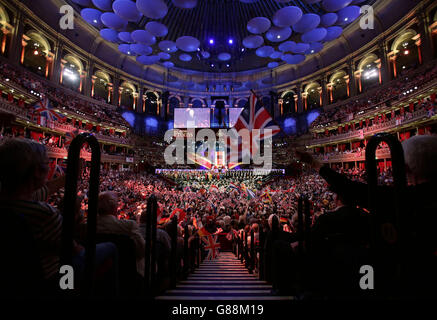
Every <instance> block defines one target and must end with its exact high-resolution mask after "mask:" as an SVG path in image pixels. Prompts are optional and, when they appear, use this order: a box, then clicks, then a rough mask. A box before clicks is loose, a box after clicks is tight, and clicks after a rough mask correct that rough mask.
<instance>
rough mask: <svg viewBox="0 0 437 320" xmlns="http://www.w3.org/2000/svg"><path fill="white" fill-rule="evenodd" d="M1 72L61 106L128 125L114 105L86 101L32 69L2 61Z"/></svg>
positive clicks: (3, 75) (4, 76)
mask: <svg viewBox="0 0 437 320" xmlns="http://www.w3.org/2000/svg"><path fill="white" fill-rule="evenodd" d="M0 74H1V75H2V78H3V79H8V81H10V82H11V83H14V84H15V85H17V86H20V87H22V88H24V89H25V90H27V91H28V92H30V91H34V92H36V93H39V94H41V95H45V96H46V97H48V98H49V99H50V100H51V101H52V102H55V103H56V104H57V106H58V107H59V108H65V109H66V110H69V111H73V112H75V113H76V112H82V113H84V114H86V115H87V116H89V117H91V118H93V119H96V120H97V121H99V122H107V123H113V124H118V125H124V126H128V124H127V122H126V121H125V120H124V118H123V117H122V116H121V114H120V113H119V112H117V111H116V108H115V107H114V106H111V105H109V104H106V105H102V104H97V103H90V102H88V101H85V100H84V99H82V98H80V97H79V96H78V95H77V94H73V93H71V94H70V93H67V91H66V89H64V88H59V87H55V86H50V82H49V81H47V80H43V79H41V78H38V77H37V76H36V75H34V74H32V73H31V72H30V71H26V70H23V69H19V68H17V67H14V66H12V65H11V64H8V63H1V64H0ZM55 107H56V106H55Z"/></svg>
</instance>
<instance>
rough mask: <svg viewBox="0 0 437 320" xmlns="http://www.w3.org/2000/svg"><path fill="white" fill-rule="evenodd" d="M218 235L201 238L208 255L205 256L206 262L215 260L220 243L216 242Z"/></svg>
mask: <svg viewBox="0 0 437 320" xmlns="http://www.w3.org/2000/svg"><path fill="white" fill-rule="evenodd" d="M217 237H218V235H217V234H216V235H212V234H209V235H207V236H204V237H202V241H203V242H204V243H205V250H207V251H208V255H207V256H206V260H214V259H215V258H217V256H218V254H219V249H220V243H219V242H217Z"/></svg>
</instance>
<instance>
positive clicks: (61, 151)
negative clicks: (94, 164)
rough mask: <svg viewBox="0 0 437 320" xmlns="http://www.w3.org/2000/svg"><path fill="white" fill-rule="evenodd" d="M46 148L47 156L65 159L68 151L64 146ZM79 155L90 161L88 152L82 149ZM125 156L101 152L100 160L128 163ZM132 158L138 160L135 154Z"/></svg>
mask: <svg viewBox="0 0 437 320" xmlns="http://www.w3.org/2000/svg"><path fill="white" fill-rule="evenodd" d="M46 150H47V155H48V156H49V158H57V159H61V158H62V159H66V158H67V156H68V151H67V149H65V148H56V147H51V146H46ZM80 156H81V158H83V159H85V160H86V161H91V153H90V152H87V151H85V150H82V151H81V152H80ZM126 158H127V156H124V155H110V154H105V153H102V158H101V160H102V162H112V163H121V164H125V163H129V162H128V161H127V159H126ZM133 158H134V163H135V162H138V161H139V160H140V158H139V157H138V156H135V157H133Z"/></svg>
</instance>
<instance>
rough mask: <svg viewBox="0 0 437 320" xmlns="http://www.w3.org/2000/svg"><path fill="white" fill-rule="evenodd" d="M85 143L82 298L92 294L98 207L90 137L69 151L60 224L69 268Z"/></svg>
mask: <svg viewBox="0 0 437 320" xmlns="http://www.w3.org/2000/svg"><path fill="white" fill-rule="evenodd" d="M84 143H88V145H89V146H90V148H91V150H92V156H91V171H90V179H89V193H88V216H87V235H86V241H85V250H86V251H85V271H84V277H83V280H84V282H83V288H82V290H83V293H84V294H86V295H90V294H92V293H93V290H94V270H95V256H96V227H97V207H98V196H99V182H100V181H99V176H100V146H99V142H98V141H97V139H96V138H95V137H94V136H93V135H91V134H89V133H81V134H79V135H78V136H76V137H75V138H74V139H73V141H72V142H71V145H70V148H69V150H68V161H67V175H66V181H65V196H64V214H63V224H62V251H61V261H62V263H63V264H67V265H71V264H72V260H73V237H74V223H75V221H74V220H75V219H74V216H75V208H76V199H77V180H78V178H79V161H80V151H81V149H82V146H83V144H84Z"/></svg>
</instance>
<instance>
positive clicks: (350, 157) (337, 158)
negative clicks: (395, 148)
mask: <svg viewBox="0 0 437 320" xmlns="http://www.w3.org/2000/svg"><path fill="white" fill-rule="evenodd" d="M316 158H318V159H319V160H320V161H322V162H324V163H330V162H354V161H364V160H365V159H366V153H365V151H364V150H363V151H359V152H352V153H343V154H334V155H320V156H316ZM388 158H390V149H388V148H383V149H378V150H376V159H388Z"/></svg>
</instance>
